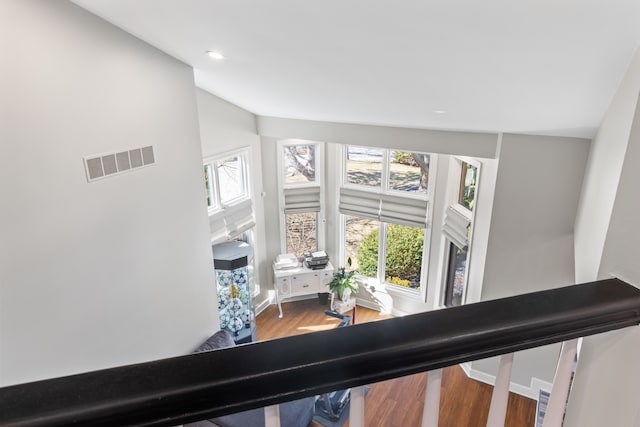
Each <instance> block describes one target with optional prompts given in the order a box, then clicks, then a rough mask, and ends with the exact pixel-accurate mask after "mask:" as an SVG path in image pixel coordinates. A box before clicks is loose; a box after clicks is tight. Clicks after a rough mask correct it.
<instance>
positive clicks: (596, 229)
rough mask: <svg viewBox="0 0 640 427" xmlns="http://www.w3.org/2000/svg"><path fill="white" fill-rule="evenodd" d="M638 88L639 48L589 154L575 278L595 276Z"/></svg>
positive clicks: (583, 278) (579, 217)
mask: <svg viewBox="0 0 640 427" xmlns="http://www.w3.org/2000/svg"><path fill="white" fill-rule="evenodd" d="M639 91H640V51H638V52H636V54H635V57H634V58H633V60H632V62H631V64H630V66H629V69H628V70H627V73H626V75H625V76H624V78H623V79H622V81H621V83H620V86H619V87H618V90H617V92H616V94H615V96H614V98H613V100H612V101H611V105H610V106H609V109H608V110H607V113H606V114H605V117H604V120H603V121H602V124H601V125H600V128H599V129H598V133H597V135H596V137H595V139H594V143H593V146H592V149H591V154H590V155H589V163H588V165H587V171H586V176H585V182H584V186H583V188H582V195H581V197H580V209H579V210H578V216H577V217H576V224H575V227H576V280H577V281H578V283H582V282H588V281H592V280H595V279H596V276H597V274H598V267H599V265H600V259H601V257H602V250H603V248H604V244H605V238H606V236H607V229H608V226H609V220H610V219H611V211H612V209H613V203H614V200H615V198H616V190H617V188H618V181H619V179H620V172H621V170H622V163H623V161H624V159H625V152H626V150H627V143H628V141H629V133H630V131H631V123H632V121H633V114H634V111H635V106H636V102H637V97H638V92H639Z"/></svg>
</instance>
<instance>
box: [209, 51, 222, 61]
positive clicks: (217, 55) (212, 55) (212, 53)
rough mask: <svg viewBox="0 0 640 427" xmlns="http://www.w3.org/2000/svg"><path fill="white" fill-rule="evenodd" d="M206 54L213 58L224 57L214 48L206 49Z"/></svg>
mask: <svg viewBox="0 0 640 427" xmlns="http://www.w3.org/2000/svg"><path fill="white" fill-rule="evenodd" d="M207 55H209V56H210V57H211V58H213V59H224V55H223V54H221V53H220V52H217V51H215V50H209V51H207Z"/></svg>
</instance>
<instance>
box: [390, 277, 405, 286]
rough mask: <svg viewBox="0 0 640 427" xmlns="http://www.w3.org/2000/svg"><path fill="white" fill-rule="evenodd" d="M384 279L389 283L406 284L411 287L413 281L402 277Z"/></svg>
mask: <svg viewBox="0 0 640 427" xmlns="http://www.w3.org/2000/svg"><path fill="white" fill-rule="evenodd" d="M384 280H385V281H387V282H389V283H393V284H396V285H400V286H406V287H410V286H411V281H410V280H405V279H401V278H399V277H387V278H386V279H384Z"/></svg>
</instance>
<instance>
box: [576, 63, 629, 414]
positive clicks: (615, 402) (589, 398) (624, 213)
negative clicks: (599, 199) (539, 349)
mask: <svg viewBox="0 0 640 427" xmlns="http://www.w3.org/2000/svg"><path fill="white" fill-rule="evenodd" d="M633 72H636V73H637V72H638V71H637V70H635V71H633ZM630 96H635V100H636V106H635V108H634V110H635V118H634V120H633V122H632V123H633V124H632V128H631V132H630V137H629V140H628V146H627V148H626V155H625V158H624V164H623V166H622V173H621V175H620V180H619V185H617V192H616V191H615V189H613V190H610V191H612V192H614V193H615V202H614V204H613V209H612V211H611V212H612V213H611V222H610V223H609V227H608V232H607V235H606V240H605V243H604V250H603V252H602V262H600V269H599V273H598V279H606V278H610V277H611V276H616V277H619V278H620V279H622V280H625V281H627V282H629V283H631V284H633V285H635V286H639V285H640V263H639V262H638V253H639V252H638V242H639V241H640V227H638V212H639V210H640V198H639V197H638V196H639V195H640V193H639V192H638V164H639V162H640V108H639V107H640V104H638V98H637V96H638V93H637V91H635V90H632V91H631V94H630ZM625 114H628V111H626V112H625ZM592 154H593V153H592ZM585 208H591V209H598V207H597V206H591V207H589V206H586V205H585ZM638 354H640V327H638V326H636V327H632V328H627V329H624V330H620V331H614V332H609V333H606V334H601V335H595V336H592V337H588V338H585V339H584V342H583V345H582V352H581V354H580V362H579V364H578V369H577V372H576V378H575V383H574V387H573V391H572V393H571V396H570V401H569V407H568V410H567V419H566V423H565V425H566V426H567V427H571V426H580V427H597V426H603V425H611V426H620V427H627V426H629V427H631V426H637V425H638V420H639V419H640V400H638V396H639V395H638V384H640V364H638Z"/></svg>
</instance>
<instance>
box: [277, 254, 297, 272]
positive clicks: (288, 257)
mask: <svg viewBox="0 0 640 427" xmlns="http://www.w3.org/2000/svg"><path fill="white" fill-rule="evenodd" d="M273 265H274V266H275V268H276V270H282V269H285V268H295V267H297V266H298V258H297V257H296V256H295V254H280V255H278V256H277V257H276V261H275V262H274V263H273Z"/></svg>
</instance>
